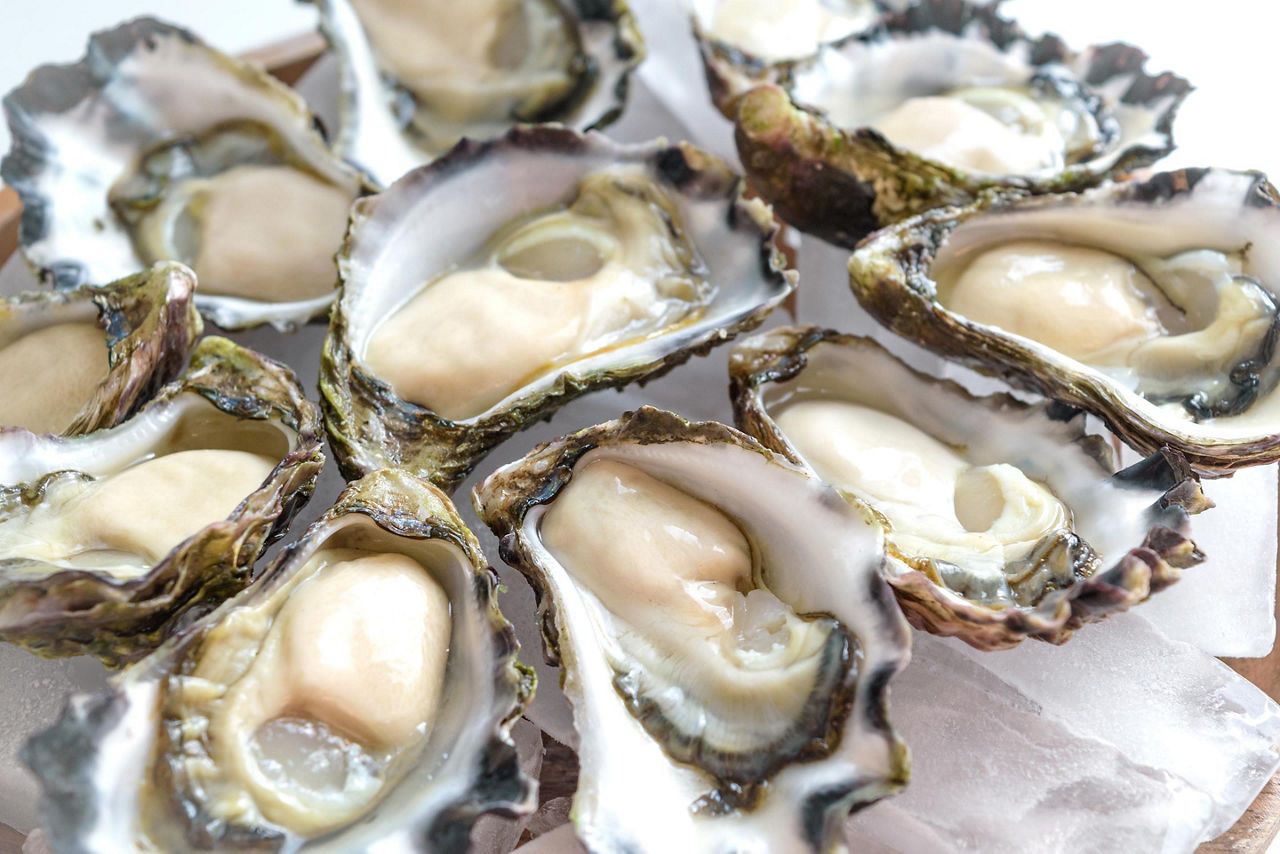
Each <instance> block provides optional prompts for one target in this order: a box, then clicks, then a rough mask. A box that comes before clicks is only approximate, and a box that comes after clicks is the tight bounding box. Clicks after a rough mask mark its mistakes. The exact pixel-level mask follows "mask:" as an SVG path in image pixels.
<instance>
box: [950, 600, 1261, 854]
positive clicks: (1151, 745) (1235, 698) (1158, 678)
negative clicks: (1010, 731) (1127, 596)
mask: <svg viewBox="0 0 1280 854" xmlns="http://www.w3.org/2000/svg"><path fill="white" fill-rule="evenodd" d="M945 643H946V645H947V646H949V647H950V648H951V649H953V650H955V651H957V652H959V653H960V654H961V655H963V656H965V657H966V658H968V659H969V660H970V661H973V662H975V663H977V664H979V665H981V666H982V667H983V668H984V669H985V670H987V671H988V672H989V673H990V674H992V675H994V676H995V677H996V678H999V679H1001V680H1003V681H1004V682H1006V683H1008V684H1009V685H1011V686H1013V687H1014V688H1016V689H1017V690H1018V691H1020V692H1021V693H1022V694H1023V695H1025V696H1026V697H1027V698H1028V699H1029V700H1030V701H1031V702H1033V703H1035V704H1037V705H1038V706H1040V707H1041V709H1042V713H1043V715H1044V716H1045V718H1046V719H1049V720H1053V721H1057V722H1060V723H1061V724H1062V725H1064V726H1066V727H1068V728H1069V729H1070V730H1071V731H1072V732H1074V733H1076V734H1077V735H1079V736H1080V737H1083V738H1092V739H1097V740H1099V741H1103V742H1106V743H1109V744H1111V745H1114V746H1115V747H1116V748H1117V749H1118V750H1120V751H1121V752H1122V753H1123V754H1124V756H1125V757H1127V758H1128V759H1129V760H1131V761H1132V762H1134V763H1137V764H1138V765H1144V766H1149V767H1151V768H1155V769H1159V770H1162V771H1167V772H1169V773H1170V774H1172V775H1175V776H1176V777H1178V778H1180V779H1181V780H1183V781H1185V782H1186V783H1187V784H1188V785H1190V786H1192V787H1194V788H1195V789H1196V790H1197V791H1199V792H1202V793H1204V794H1205V795H1207V796H1209V797H1210V798H1211V799H1212V801H1213V815H1212V820H1211V821H1210V823H1209V825H1208V827H1207V829H1206V832H1207V835H1206V836H1205V838H1212V837H1213V836H1216V835H1218V834H1220V833H1222V832H1224V831H1226V830H1227V829H1228V828H1230V827H1231V825H1232V824H1234V823H1235V821H1236V820H1237V819H1238V818H1239V817H1240V814H1241V813H1243V812H1244V810H1245V808H1246V807H1248V806H1249V804H1250V803H1252V802H1253V799H1254V798H1255V797H1256V796H1257V794H1258V792H1259V791H1261V789H1262V787H1263V786H1264V785H1266V783H1267V781H1268V780H1270V779H1271V777H1272V775H1274V774H1275V773H1276V769H1277V766H1280V707H1277V706H1276V704H1275V703H1273V702H1272V701H1271V700H1270V699H1269V698H1268V697H1267V696H1266V695H1265V694H1263V693H1262V692H1261V691H1259V690H1258V689H1257V688H1256V687H1255V686H1254V685H1252V684H1251V683H1249V682H1248V681H1246V680H1245V679H1243V678H1242V677H1240V676H1239V675H1237V674H1236V673H1235V672H1234V671H1232V670H1231V669H1230V668H1229V667H1227V666H1226V665H1225V664H1223V663H1222V662H1220V661H1218V660H1217V659H1215V658H1213V657H1211V656H1209V655H1206V654H1204V653H1203V652H1201V651H1200V650H1198V649H1196V648H1194V647H1192V646H1191V645H1190V644H1186V643H1182V642H1179V641H1171V640H1169V639H1168V638H1166V637H1164V636H1163V635H1161V634H1160V632H1158V631H1157V630H1156V629H1155V628H1153V627H1152V626H1151V624H1150V623H1148V622H1147V621H1146V620H1144V619H1143V618H1142V617H1141V616H1139V615H1137V614H1136V613H1132V612H1131V613H1128V614H1122V615H1119V616H1117V617H1113V618H1111V619H1109V620H1107V621H1105V622H1102V623H1098V624H1095V625H1090V626H1085V627H1084V628H1083V629H1081V630H1080V631H1078V632H1077V633H1076V634H1075V636H1074V637H1073V638H1072V639H1071V641H1070V643H1068V644H1066V645H1065V646H1062V647H1054V646H1050V645H1048V644H1042V643H1033V642H1030V641H1028V642H1026V643H1023V644H1021V645H1020V646H1018V647H1016V648H1014V649H1011V650H1005V651H1002V652H990V653H984V652H979V651H978V650H975V649H972V648H971V647H968V646H966V645H964V644H962V643H960V642H959V641H954V640H948V641H945Z"/></svg>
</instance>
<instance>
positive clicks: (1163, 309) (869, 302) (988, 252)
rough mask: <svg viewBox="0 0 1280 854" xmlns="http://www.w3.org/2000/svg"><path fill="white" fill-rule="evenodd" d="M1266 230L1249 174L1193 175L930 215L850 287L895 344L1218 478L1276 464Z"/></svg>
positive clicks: (1271, 278)
mask: <svg viewBox="0 0 1280 854" xmlns="http://www.w3.org/2000/svg"><path fill="white" fill-rule="evenodd" d="M1277 235H1280V198H1278V197H1277V195H1276V191H1275V190H1274V189H1273V188H1272V187H1271V185H1270V184H1268V183H1267V182H1266V180H1265V179H1264V178H1263V177H1262V176H1261V175H1259V174H1258V173H1252V172H1230V171H1226V170H1218V169H1212V170H1205V169H1191V170H1185V171H1181V172H1172V173H1165V174H1160V175H1156V176H1154V177H1152V178H1150V179H1149V180H1146V181H1134V182H1129V183H1124V184H1117V185H1113V186H1108V187H1102V188H1099V189H1097V190H1093V191H1090V192H1088V193H1085V194H1083V195H1080V196H1075V195H1062V196H1048V197H1044V198H1041V199H1024V200H1017V199H1002V200H992V199H988V200H984V201H982V202H979V203H977V204H975V205H972V206H970V207H967V208H964V209H960V210H946V211H938V212H935V213H932V214H927V215H925V216H923V217H920V218H917V219H914V220H910V221H908V222H904V223H902V224H900V225H898V226H895V227H893V228H891V229H887V230H886V231H884V232H883V233H881V234H879V235H877V236H876V237H875V238H874V239H872V240H870V241H868V242H867V243H866V244H865V245H864V246H863V247H862V248H861V249H860V250H859V251H858V252H856V253H854V256H853V257H852V258H851V259H850V261H849V275H850V282H851V284H852V286H853V290H854V293H855V294H856V295H857V297H858V300H859V301H860V302H861V303H862V304H863V306H864V307H865V308H866V309H867V310H868V311H869V312H871V314H872V315H874V316H875V317H876V318H877V319H878V320H879V321H880V322H881V323H883V324H885V325H886V326H888V327H889V328H890V329H892V330H894V331H895V332H897V333H898V334H900V335H904V336H906V337H908V338H911V339H912V340H915V341H917V342H919V343H921V344H923V345H925V346H927V347H930V348H932V349H933V350H935V351H937V352H939V353H942V354H944V355H947V356H950V357H953V358H957V359H960V360H962V361H964V362H965V363H966V364H969V365H971V366H973V367H975V368H977V369H978V370H982V371H986V372H988V373H994V374H998V375H1000V376H1003V377H1005V378H1006V379H1008V380H1009V381H1010V382H1012V383H1014V384H1016V385H1019V386H1021V387H1023V388H1027V389H1031V390H1034V391H1039V392H1041V393H1044V394H1046V395H1049V396H1052V397H1056V398H1058V399H1060V400H1064V401H1067V402H1069V403H1072V404H1075V405H1077V406H1081V407H1083V408H1085V409H1088V410H1089V411H1091V412H1094V413H1096V414H1097V415H1099V416H1101V417H1102V418H1104V419H1105V420H1106V421H1107V424H1108V426H1110V428H1111V429H1112V431H1114V432H1115V433H1116V434H1118V435H1119V436H1120V437H1121V438H1122V439H1124V440H1125V441H1126V442H1127V443H1129V444H1130V445H1132V446H1133V447H1134V448H1137V449H1138V450H1139V451H1141V452H1143V453H1152V452H1154V451H1156V450H1159V449H1160V448H1161V447H1164V446H1166V445H1168V446H1171V447H1173V448H1175V449H1177V450H1178V451H1179V452H1181V453H1182V454H1183V455H1185V456H1186V457H1187V459H1188V460H1189V461H1190V462H1191V463H1192V464H1193V465H1194V466H1195V467H1197V468H1199V469H1201V470H1203V471H1207V472H1217V473H1224V472H1230V471H1231V470H1234V469H1236V468H1239V467H1242V466H1248V465H1258V464H1263V463H1269V462H1274V461H1275V460H1277V459H1280V393H1277V385H1280V364H1277V361H1276V358H1275V355H1276V354H1275V338H1276V334H1277V329H1278V328H1280V302H1278V301H1277V296H1276V294H1277V290H1276V288H1277V287H1278V284H1277V283H1280V259H1278V258H1277V257H1276V253H1275V252H1274V251H1273V250H1272V248H1271V247H1272V245H1273V244H1274V243H1275V242H1276V237H1277Z"/></svg>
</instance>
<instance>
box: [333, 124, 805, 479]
mask: <svg viewBox="0 0 1280 854" xmlns="http://www.w3.org/2000/svg"><path fill="white" fill-rule="evenodd" d="M513 181H514V182H516V183H517V184H518V185H519V186H518V188H517V187H513V186H512V182H513ZM477 198H481V199H489V200H491V203H488V204H484V205H477V204H475V199H477ZM776 232H777V226H776V225H775V223H774V222H773V220H772V219H771V216H770V213H769V209H768V207H767V206H765V205H764V204H762V203H760V202H758V201H747V200H746V199H745V198H744V196H743V194H742V183H741V179H740V178H738V176H736V175H734V174H733V173H732V172H730V171H729V170H728V169H727V168H726V167H725V166H724V164H723V163H721V162H720V161H718V160H716V159H714V158H712V157H710V156H708V155H706V154H704V153H703V152H701V151H699V150H698V149H696V148H693V147H692V146H689V145H687V144H680V145H676V146H667V145H665V144H663V143H651V144H647V145H638V146H621V145H617V144H615V143H612V142H609V141H608V140H606V139H605V138H603V137H601V136H598V135H595V134H588V135H586V136H583V135H579V134H576V133H574V132H572V131H569V130H565V129H561V128H550V127H540V128H527V129H516V130H513V131H511V132H510V133H508V135H507V136H505V137H503V138H502V139H501V140H497V141H491V142H487V143H464V144H462V145H460V146H458V147H457V148H455V149H454V150H453V151H451V152H450V153H449V154H448V155H446V156H445V157H443V158H441V159H440V160H437V161H436V162H435V163H432V164H431V165H430V166H426V167H423V168H421V169H418V170H416V171H414V172H411V173H410V174H408V175H406V176H405V177H404V178H402V179H401V180H400V181H398V182H396V184H395V185H393V186H392V187H391V188H390V189H389V190H387V192H385V193H383V194H382V195H379V196H373V197H370V198H368V199H364V200H361V201H360V202H359V203H358V204H357V205H356V206H355V208H354V212H353V219H352V226H351V233H350V236H349V238H348V242H347V246H346V248H345V250H344V252H343V254H342V256H341V257H340V258H339V269H340V271H341V274H342V281H343V295H342V298H341V299H340V300H339V301H338V304H337V306H336V308H335V310H334V313H333V317H332V321H331V324H330V328H329V337H328V339H327V340H326V341H325V352H324V360H323V364H322V368H321V375H320V389H321V402H322V404H323V406H324V409H325V418H326V423H327V426H328V428H329V436H330V441H331V443H332V445H333V448H334V450H335V453H336V454H337V457H338V461H339V463H340V464H341V466H342V470H343V473H344V474H346V475H347V476H348V477H355V476H358V474H359V473H361V472H368V471H372V470H374V469H377V468H382V467H391V466H405V467H408V468H410V469H411V470H413V471H415V472H417V473H418V474H420V475H421V476H423V477H427V478H429V479H431V480H432V481H434V482H435V483H437V484H439V485H440V486H442V487H444V488H445V489H449V488H452V487H453V486H454V485H456V484H457V482H458V481H459V480H461V479H462V478H463V477H464V476H465V475H466V473H467V472H468V471H470V469H471V467H472V466H474V465H475V464H476V462H478V461H479V460H480V459H481V458H482V457H483V456H484V455H485V454H486V453H487V452H488V451H489V449H490V448H492V447H493V446H495V445H497V444H498V443H499V442H501V441H502V440H503V439H505V438H506V437H507V436H510V435H511V434H512V433H514V432H516V431H517V430H520V429H522V428H524V427H525V426H527V425H529V424H531V423H533V422H534V421H536V420H538V419H539V418H543V417H545V416H547V415H548V414H550V413H551V412H552V411H554V410H555V408H556V407H558V406H560V405H561V404H562V403H564V402H566V401H568V400H570V399H572V398H573V397H576V396H577V395H579V394H582V393H583V392H586V391H592V390H595V389H599V388H607V387H615V388H616V387H621V386H623V385H626V384H627V383H629V382H632V381H635V380H644V379H646V378H649V377H653V376H656V375H658V374H661V373H663V372H665V371H667V370H669V369H671V368H672V367H674V366H675V365H677V364H680V363H681V362H683V361H685V360H686V359H688V358H689V357H690V356H691V355H694V354H697V353H705V352H706V351H707V350H709V349H710V348H711V347H713V346H715V345H716V344H718V343H720V342H722V341H725V340H727V339H729V338H731V337H733V335H735V334H736V333H737V332H739V331H741V330H744V329H750V328H752V327H754V326H755V325H757V324H759V323H760V322H761V320H762V319H763V318H764V316H765V315H766V314H767V313H768V312H769V311H770V310H771V309H772V308H773V306H775V305H777V303H778V302H780V301H781V300H782V299H783V298H784V297H785V296H786V295H787V294H788V293H789V292H790V290H791V288H792V285H793V282H794V277H795V274H794V273H793V272H790V271H786V270H784V268H785V266H786V265H785V261H784V259H783V257H782V255H781V253H780V251H779V250H778V249H777V247H776V246H775V244H774V238H775V235H776Z"/></svg>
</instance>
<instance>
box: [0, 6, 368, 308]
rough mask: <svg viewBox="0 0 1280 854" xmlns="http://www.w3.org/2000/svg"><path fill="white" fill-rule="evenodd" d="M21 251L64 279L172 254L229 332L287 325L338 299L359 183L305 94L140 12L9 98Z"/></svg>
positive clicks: (93, 277)
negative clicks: (340, 259) (336, 259)
mask: <svg viewBox="0 0 1280 854" xmlns="http://www.w3.org/2000/svg"><path fill="white" fill-rule="evenodd" d="M4 105H5V112H6V114H7V116H8V120H9V127H10V130H11V131H12V134H13V149H12V151H10V153H9V154H8V156H7V157H5V159H4V163H3V165H2V166H0V175H3V177H4V180H5V181H6V182H7V183H8V184H10V185H11V186H12V187H14V189H16V190H17V191H18V193H19V194H20V195H21V196H22V201H23V206H24V214H23V219H22V250H23V253H24V254H25V256H26V258H27V260H28V261H29V262H30V263H31V265H32V266H33V267H34V268H35V269H36V270H37V272H38V273H39V275H40V277H41V278H42V279H43V280H44V281H45V282H47V283H48V284H52V285H54V286H55V287H58V288H72V287H76V286H78V285H82V284H95V285H101V284H106V283H107V282H110V281H113V280H115V279H118V278H121V277H123V276H127V275H130V274H132V273H135V272H137V271H138V270H140V269H143V268H144V267H146V266H148V265H149V264H151V263H152V262H154V261H158V260H163V259H172V260H178V261H182V262H183V263H185V264H187V265H188V266H189V267H191V268H192V269H193V270H194V271H195V273H196V275H197V276H198V277H199V281H200V290H199V293H198V295H197V296H196V305H197V306H198V307H199V308H200V310H201V312H202V313H203V314H205V315H206V316H207V317H208V318H209V319H211V320H213V321H214V322H215V323H217V324H218V325H219V326H222V327H224V328H231V329H236V328H242V327H245V326H253V325H256V324H260V323H272V324H274V325H276V326H278V327H281V328H288V327H290V326H292V325H294V324H296V323H299V322H302V321H305V320H307V319H309V318H311V317H313V316H315V315H318V314H321V313H323V312H324V311H326V310H327V308H328V306H329V303H330V302H331V301H332V300H333V297H334V291H335V287H336V285H337V271H336V270H335V268H334V265H333V255H334V253H335V252H336V251H337V249H338V246H339V244H340V243H341V242H342V235H343V232H344V230H345V228H346V224H347V209H348V207H349V206H350V203H351V200H352V199H353V198H354V197H355V196H357V195H359V194H360V193H361V192H362V180H361V178H360V176H358V175H357V174H355V173H354V172H353V171H352V170H351V169H350V168H348V167H347V166H346V165H345V164H343V163H342V162H341V161H340V160H339V159H338V158H337V157H335V156H334V155H333V154H332V153H331V152H330V151H329V149H328V147H327V145H326V144H325V141H324V139H323V138H322V137H321V136H320V134H319V133H318V132H317V131H316V125H315V119H314V117H313V116H312V115H311V113H309V112H308V111H307V109H306V105H305V104H304V103H303V102H302V99H301V98H299V97H298V96H297V95H295V94H294V93H292V92H291V91H290V90H289V89H287V88H286V87H284V86H283V85H281V84H280V83H278V82H276V81H275V80H273V79H271V78H270V77H268V76H267V75H266V74H265V73H264V72H262V71H260V70H258V69H256V68H253V67H251V66H249V65H246V64H244V63H241V62H239V61H237V60H234V59H232V58H231V57H228V56H225V55H223V54H221V53H219V52H217V51H215V50H213V49H212V48H210V47H208V46H206V45H205V44H203V43H202V42H201V41H199V40H198V39H197V38H196V37H195V36H194V35H192V34H191V33H189V32H187V31H185V30H181V29H178V28H177V27H172V26H169V25H168V24H163V23H161V22H159V21H156V20H153V19H149V18H142V19H139V20H136V21H131V22H129V23H127V24H124V25H122V26H120V27H117V28H116V29H114V30H109V31H106V32H102V33H98V34H96V35H94V36H93V37H92V38H91V39H90V41H89V52H88V54H87V56H86V58H85V59H83V60H81V61H80V62H79V63H77V64H76V65H68V66H45V67H43V68H39V69H37V70H36V71H35V72H34V73H33V74H32V75H31V77H30V78H29V79H28V80H27V82H26V83H25V84H24V85H23V86H21V87H19V88H18V89H15V90H14V91H13V92H10V93H9V95H8V96H7V97H6V98H5V101H4Z"/></svg>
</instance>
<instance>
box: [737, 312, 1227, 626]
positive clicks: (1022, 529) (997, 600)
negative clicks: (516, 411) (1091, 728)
mask: <svg viewBox="0 0 1280 854" xmlns="http://www.w3.org/2000/svg"><path fill="white" fill-rule="evenodd" d="M730 374H731V377H732V384H731V387H732V395H733V399H734V409H735V412H736V415H737V420H738V424H739V426H741V427H742V428H743V429H745V430H746V431H747V432H748V433H750V434H752V435H753V436H755V437H757V438H758V439H760V441H761V442H762V443H763V444H764V445H765V446H766V447H768V448H771V449H772V450H774V451H777V452H778V453H781V454H783V455H785V456H787V457H788V458H790V459H792V460H794V461H796V462H797V463H800V464H802V465H805V466H807V467H808V468H810V469H811V470H813V471H814V472H815V473H816V474H817V475H818V476H819V477H821V478H822V479H823V480H825V481H826V482H827V483H830V484H832V485H833V486H835V487H836V488H837V489H839V490H840V491H841V492H842V493H843V494H844V495H845V496H846V497H847V498H848V499H849V501H850V502H851V503H853V504H855V505H856V506H859V507H865V508H867V509H869V510H870V511H871V512H872V513H873V514H874V515H875V516H876V518H877V519H878V520H879V521H880V523H881V524H882V525H883V526H884V528H885V541H886V551H887V553H888V560H887V562H886V566H887V568H888V570H889V583H890V584H892V585H893V587H894V590H895V592H896V593H897V594H898V600H899V602H900V603H901V604H902V607H903V609H904V610H905V611H906V612H907V616H908V617H909V618H910V619H911V621H912V623H913V624H914V625H916V626H917V627H920V628H924V629H927V630H929V631H932V632H935V633H938V634H944V635H958V636H959V637H961V638H963V639H964V640H966V641H968V642H969V643H971V644H973V645H974V646H976V647H979V648H982V649H994V648H1000V647H1006V646H1012V645H1014V644H1016V643H1018V642H1020V641H1021V640H1022V639H1023V638H1024V637H1026V636H1031V637H1035V638H1039V639H1040V640H1048V641H1053V642H1055V643H1062V642H1064V641H1066V640H1067V639H1068V638H1070V637H1071V633H1072V632H1073V631H1074V630H1075V629H1077V628H1079V627H1080V626H1081V625H1082V624H1083V623H1085V622H1091V621H1094V620H1100V619H1102V618H1104V617H1106V616H1108V615H1110V614H1112V613H1114V612H1116V611H1122V610H1125V609H1126V608H1128V607H1130V606H1132V605H1134V604H1137V603H1138V602H1141V601H1143V600H1145V599H1146V598H1147V597H1148V596H1149V595H1150V594H1152V593H1155V592H1157V591H1159V590H1161V589H1163V588H1164V587H1165V586H1167V585H1169V584H1171V583H1173V582H1174V581H1177V579H1178V577H1179V576H1180V575H1181V572H1180V570H1181V569H1183V568H1186V567H1189V566H1192V565H1194V564H1196V563H1199V562H1200V561H1201V560H1202V559H1203V558H1202V555H1201V554H1200V553H1199V551H1197V549H1196V548H1195V545H1194V544H1193V543H1192V542H1191V541H1190V540H1189V539H1188V536H1189V534H1188V528H1189V525H1188V523H1187V513H1188V512H1192V513H1196V512H1199V511H1200V510H1201V509H1203V508H1204V507H1206V506H1208V502H1207V500H1206V499H1205V498H1204V496H1203V495H1202V494H1201V492H1200V487H1199V484H1198V483H1197V482H1196V480H1195V478H1194V477H1193V476H1192V475H1191V474H1190V472H1189V470H1188V469H1187V466H1186V463H1185V461H1184V460H1183V459H1182V458H1181V457H1180V456H1179V455H1178V454H1177V452H1175V451H1169V450H1166V451H1164V452H1162V453H1159V454H1155V455H1153V456H1152V457H1150V458H1149V459H1147V460H1144V461H1142V462H1140V463H1138V464H1137V465H1135V466H1133V467H1132V468H1129V469H1126V470H1124V471H1122V472H1119V473H1118V474H1114V475H1113V474H1112V470H1113V469H1112V463H1111V454H1110V449H1109V448H1108V447H1107V445H1106V444H1105V442H1104V441H1103V440H1102V439H1101V437H1098V436H1091V435H1088V434H1086V433H1085V432H1084V424H1083V422H1084V415H1083V413H1081V412H1079V411H1078V410H1073V409H1069V408H1066V407H1060V406H1052V405H1050V406H1044V405H1041V406H1029V405H1027V404H1024V403H1021V402H1019V401H1017V400H1015V399H1013V398H1012V397H1009V396H1007V395H994V396H991V397H974V396H972V395H970V394H969V393H968V392H966V391H965V390H964V389H962V388H960V386H958V385H956V384H954V383H950V382H945V381H942V380H936V379H933V378H932V377H928V376H925V375H924V374H920V373H918V372H916V371H913V370H912V369H910V368H908V367H907V366H906V365H904V364H903V363H901V362H899V361H898V360H897V359H895V358H894V357H893V356H891V355H890V354H889V353H888V352H886V351H885V350H884V349H882V348H881V347H880V346H879V345H878V344H876V343H875V342H874V341H871V340H870V339H868V338H856V337H853V336H848V335H840V334H838V333H835V332H825V331H822V330H819V329H815V328H812V327H791V328H784V329H778V330H774V331H773V332H770V333H767V334H764V335H759V336H756V337H754V338H751V339H748V340H746V341H743V342H742V343H741V344H739V345H738V346H737V347H735V348H734V351H733V353H732V355H731V357H730Z"/></svg>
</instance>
